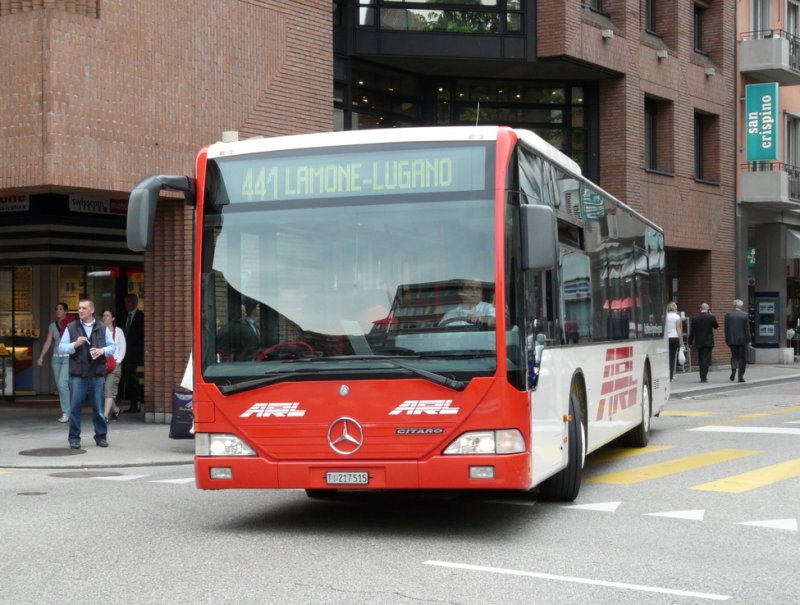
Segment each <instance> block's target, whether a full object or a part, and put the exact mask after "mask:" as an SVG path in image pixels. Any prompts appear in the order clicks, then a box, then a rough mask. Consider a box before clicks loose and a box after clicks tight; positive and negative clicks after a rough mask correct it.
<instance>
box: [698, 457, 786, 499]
mask: <svg viewBox="0 0 800 605" xmlns="http://www.w3.org/2000/svg"><path fill="white" fill-rule="evenodd" d="M795 477H800V458H795V459H794V460H787V461H786V462H780V463H778V464H773V465H771V466H765V467H764V468H757V469H756V470H754V471H749V472H747V473H742V474H740V475H732V476H730V477H726V478H725V479H719V480H718V481H711V482H709V483H701V484H700V485H695V486H694V487H692V489H697V490H702V491H706V492H726V493H729V494H741V493H742V492H748V491H750V490H751V489H756V488H759V487H764V486H765V485H771V484H773V483H777V482H778V481H785V480H786V479H794V478H795Z"/></svg>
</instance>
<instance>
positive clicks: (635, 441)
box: [624, 368, 653, 447]
mask: <svg viewBox="0 0 800 605" xmlns="http://www.w3.org/2000/svg"><path fill="white" fill-rule="evenodd" d="M641 403H642V422H641V423H640V424H639V426H637V427H636V428H634V429H631V430H630V431H629V432H628V434H627V435H625V439H624V440H625V445H629V446H631V447H646V446H647V443H648V442H649V441H650V418H651V415H652V408H653V399H652V397H651V395H650V370H648V369H646V368H645V371H644V376H642V402H641Z"/></svg>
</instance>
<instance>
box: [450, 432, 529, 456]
mask: <svg viewBox="0 0 800 605" xmlns="http://www.w3.org/2000/svg"><path fill="white" fill-rule="evenodd" d="M524 451H525V440H524V439H523V438H522V433H520V432H519V431H518V430H517V429H502V430H499V431H470V432H469V433H464V434H463V435H460V436H459V437H458V438H457V439H456V440H455V441H453V442H452V443H451V444H450V445H448V446H447V449H445V450H444V453H445V454H474V455H479V454H518V453H519V452H524Z"/></svg>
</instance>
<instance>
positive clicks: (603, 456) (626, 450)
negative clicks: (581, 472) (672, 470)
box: [586, 445, 675, 464]
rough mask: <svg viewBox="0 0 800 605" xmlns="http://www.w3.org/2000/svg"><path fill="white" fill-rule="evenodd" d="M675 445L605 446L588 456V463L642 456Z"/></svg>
mask: <svg viewBox="0 0 800 605" xmlns="http://www.w3.org/2000/svg"><path fill="white" fill-rule="evenodd" d="M673 447H675V446H674V445H648V446H647V447H620V448H614V449H610V448H603V449H602V450H600V451H597V452H595V453H593V454H589V455H588V456H587V457H586V464H598V463H600V462H612V461H614V460H622V459H624V458H633V457H634V456H641V455H643V454H654V453H655V452H663V451H664V450H669V449H672V448H673Z"/></svg>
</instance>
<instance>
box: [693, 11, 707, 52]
mask: <svg viewBox="0 0 800 605" xmlns="http://www.w3.org/2000/svg"><path fill="white" fill-rule="evenodd" d="M705 12H706V8H705V7H704V6H701V5H699V4H695V5H694V23H693V32H692V33H693V37H694V49H695V50H696V51H697V52H703V51H704V50H705V49H704V48H703V15H704V14H705Z"/></svg>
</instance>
